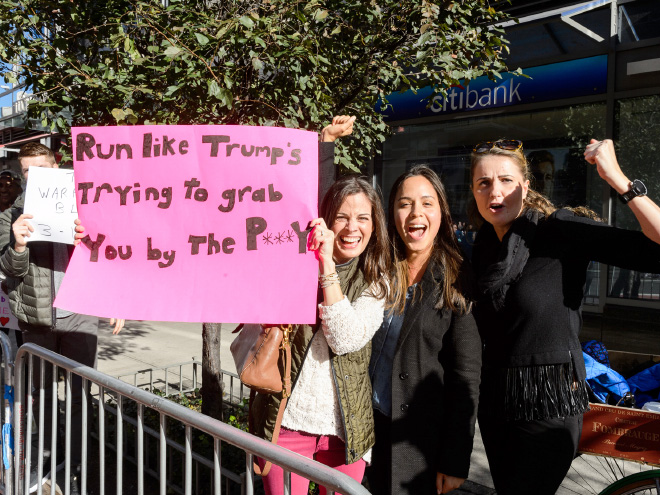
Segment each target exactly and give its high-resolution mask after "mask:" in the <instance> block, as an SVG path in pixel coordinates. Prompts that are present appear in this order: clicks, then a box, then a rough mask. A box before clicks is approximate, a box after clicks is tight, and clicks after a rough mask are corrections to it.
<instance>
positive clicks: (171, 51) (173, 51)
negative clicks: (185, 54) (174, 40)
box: [163, 46, 181, 57]
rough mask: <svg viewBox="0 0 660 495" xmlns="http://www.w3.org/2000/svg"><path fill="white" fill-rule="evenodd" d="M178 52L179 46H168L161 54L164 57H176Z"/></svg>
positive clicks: (179, 50)
mask: <svg viewBox="0 0 660 495" xmlns="http://www.w3.org/2000/svg"><path fill="white" fill-rule="evenodd" d="M179 53H181V48H179V47H178V46H169V47H167V49H166V50H165V51H164V52H163V55H165V56H166V57H176V56H177V55H178V54H179Z"/></svg>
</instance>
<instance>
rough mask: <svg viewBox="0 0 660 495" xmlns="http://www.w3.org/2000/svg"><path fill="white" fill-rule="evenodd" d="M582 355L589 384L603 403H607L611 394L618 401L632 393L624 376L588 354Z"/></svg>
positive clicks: (583, 353)
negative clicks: (626, 394) (627, 393)
mask: <svg viewBox="0 0 660 495" xmlns="http://www.w3.org/2000/svg"><path fill="white" fill-rule="evenodd" d="M582 355H583V356H584V364H585V366H586V368H587V382H588V383H589V386H590V387H591V389H592V390H593V392H594V394H596V397H598V399H599V400H600V401H601V402H603V403H606V402H607V396H608V395H609V394H612V395H613V396H614V398H615V399H616V400H617V401H618V400H619V399H621V397H623V396H624V395H625V393H626V392H630V387H629V386H628V382H627V381H626V379H625V378H624V377H623V376H621V375H620V374H619V373H617V372H616V371H614V370H613V369H612V368H608V367H607V366H605V365H604V364H601V363H599V362H598V361H596V360H595V359H594V358H592V357H591V356H590V355H589V354H587V353H586V352H582Z"/></svg>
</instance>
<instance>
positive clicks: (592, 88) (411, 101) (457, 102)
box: [379, 55, 607, 120]
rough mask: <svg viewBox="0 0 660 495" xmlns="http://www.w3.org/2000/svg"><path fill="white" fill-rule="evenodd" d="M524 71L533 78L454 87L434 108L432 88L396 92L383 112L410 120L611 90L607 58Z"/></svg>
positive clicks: (435, 100)
mask: <svg viewBox="0 0 660 495" xmlns="http://www.w3.org/2000/svg"><path fill="white" fill-rule="evenodd" d="M523 72H524V73H525V74H526V75H528V76H529V78H525V77H520V76H514V75H512V74H510V73H506V74H502V79H499V80H498V81H497V82H493V81H491V80H490V79H488V78H487V77H485V76H482V77H478V78H477V79H474V80H472V81H470V82H469V83H468V84H463V83H461V85H459V86H455V87H452V88H451V89H450V90H449V91H448V92H447V97H446V98H443V97H442V96H436V97H435V98H433V100H432V101H431V104H430V105H429V102H428V99H427V98H428V97H429V96H430V95H431V93H432V89H431V88H430V87H428V88H423V89H421V90H419V91H417V94H414V93H413V92H412V91H406V92H405V93H393V94H391V95H390V96H389V97H388V100H389V102H390V104H391V105H392V108H388V109H387V110H386V111H385V112H383V113H384V114H385V115H386V119H387V120H407V119H416V118H419V117H431V116H437V115H446V114H451V113H458V112H469V111H472V110H484V109H488V108H496V107H504V106H512V105H521V104H524V103H536V102H540V101H548V100H558V99H563V98H575V97H579V96H588V95H596V94H601V93H605V92H606V91H607V55H598V56H596V57H589V58H583V59H580V60H570V61H568V62H559V63H556V64H549V65H542V66H539V67H529V68H527V69H525V70H524V71H523ZM379 105H380V104H379Z"/></svg>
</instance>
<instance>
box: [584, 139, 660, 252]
mask: <svg viewBox="0 0 660 495" xmlns="http://www.w3.org/2000/svg"><path fill="white" fill-rule="evenodd" d="M584 158H585V159H586V160H587V161H588V162H589V163H591V164H592V165H596V170H597V171H598V175H600V177H601V178H602V179H603V180H604V181H606V182H607V183H608V184H609V185H610V187H612V189H614V190H615V191H616V192H617V193H618V194H625V193H627V192H628V191H629V190H630V183H631V181H630V179H629V178H628V177H626V175H625V174H624V173H623V171H622V170H621V167H620V166H619V162H618V161H617V159H616V154H615V153H614V143H613V142H612V140H611V139H605V140H603V141H597V140H595V139H592V140H591V144H589V145H587V148H586V150H585V152H584ZM628 206H630V209H631V210H632V212H633V214H634V215H635V218H637V221H638V222H639V225H640V226H641V227H642V232H643V233H644V235H645V236H646V237H648V238H649V239H651V240H652V241H653V242H655V243H656V244H660V207H658V205H656V204H655V203H654V202H653V200H652V199H651V198H649V197H648V196H637V197H635V198H633V199H631V200H630V201H629V202H628Z"/></svg>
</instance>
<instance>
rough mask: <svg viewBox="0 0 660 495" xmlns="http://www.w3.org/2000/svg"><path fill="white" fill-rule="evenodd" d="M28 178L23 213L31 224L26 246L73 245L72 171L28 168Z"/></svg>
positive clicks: (73, 202)
mask: <svg viewBox="0 0 660 495" xmlns="http://www.w3.org/2000/svg"><path fill="white" fill-rule="evenodd" d="M29 177H30V179H29V180H28V185H27V189H26V191H25V207H24V208H23V211H24V213H27V214H29V215H30V216H29V217H25V218H30V219H32V220H31V221H30V222H29V224H30V226H31V229H30V231H29V235H27V236H25V237H26V239H25V240H26V242H35V241H47V242H62V243H65V244H73V235H74V233H75V232H74V224H73V222H74V220H75V219H76V218H77V217H78V213H77V210H76V190H75V183H74V180H73V170H64V169H59V168H44V167H30V172H29ZM23 216H25V215H23ZM14 235H16V230H14ZM17 244H18V238H17Z"/></svg>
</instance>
